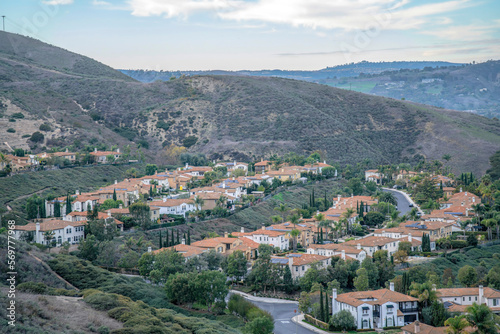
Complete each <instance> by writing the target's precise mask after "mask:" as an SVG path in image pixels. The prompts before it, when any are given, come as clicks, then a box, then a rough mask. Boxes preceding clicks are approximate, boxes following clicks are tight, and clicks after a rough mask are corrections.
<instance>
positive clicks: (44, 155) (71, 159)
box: [37, 149, 76, 162]
mask: <svg viewBox="0 0 500 334" xmlns="http://www.w3.org/2000/svg"><path fill="white" fill-rule="evenodd" d="M37 157H38V159H40V160H42V159H50V158H62V159H66V160H68V161H69V162H75V161H76V153H75V152H69V151H68V149H66V151H64V152H53V153H46V152H44V153H40V154H37Z"/></svg>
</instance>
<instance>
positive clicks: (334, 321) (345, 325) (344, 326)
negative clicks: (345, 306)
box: [329, 310, 357, 332]
mask: <svg viewBox="0 0 500 334" xmlns="http://www.w3.org/2000/svg"><path fill="white" fill-rule="evenodd" d="M329 324H330V327H331V329H332V330H334V331H343V332H346V331H352V330H356V328H357V326H356V320H355V319H354V316H353V315H352V314H351V312H349V311H348V310H342V311H340V312H338V313H335V314H334V315H332V317H331V318H330V322H329Z"/></svg>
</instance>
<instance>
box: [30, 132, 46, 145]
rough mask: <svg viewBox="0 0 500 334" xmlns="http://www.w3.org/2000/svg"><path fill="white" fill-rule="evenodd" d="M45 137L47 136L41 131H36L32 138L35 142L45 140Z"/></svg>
mask: <svg viewBox="0 0 500 334" xmlns="http://www.w3.org/2000/svg"><path fill="white" fill-rule="evenodd" d="M44 139H45V136H44V135H43V134H42V133H41V132H39V131H37V132H34V133H33V134H32V135H31V138H30V140H31V141H32V142H34V143H38V142H43V140H44Z"/></svg>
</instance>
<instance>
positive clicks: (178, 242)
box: [176, 230, 181, 245]
mask: <svg viewBox="0 0 500 334" xmlns="http://www.w3.org/2000/svg"><path fill="white" fill-rule="evenodd" d="M180 243H181V241H180V240H179V230H177V243H176V245H178V244H180Z"/></svg>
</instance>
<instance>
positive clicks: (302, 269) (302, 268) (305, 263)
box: [271, 253, 331, 280]
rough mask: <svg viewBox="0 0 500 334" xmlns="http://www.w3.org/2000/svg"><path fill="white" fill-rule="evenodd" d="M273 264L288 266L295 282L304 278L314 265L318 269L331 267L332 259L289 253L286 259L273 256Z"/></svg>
mask: <svg viewBox="0 0 500 334" xmlns="http://www.w3.org/2000/svg"><path fill="white" fill-rule="evenodd" d="M271 263H275V264H279V265H288V267H289V268H290V271H291V273H292V278H293V279H294V280H295V279H298V278H300V277H302V276H304V275H305V273H306V271H307V270H309V268H311V266H312V265H313V263H316V264H317V266H318V269H322V268H326V267H327V266H329V265H330V263H331V258H330V257H328V256H323V255H316V254H303V253H289V254H286V255H285V256H284V257H282V256H272V257H271Z"/></svg>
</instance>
